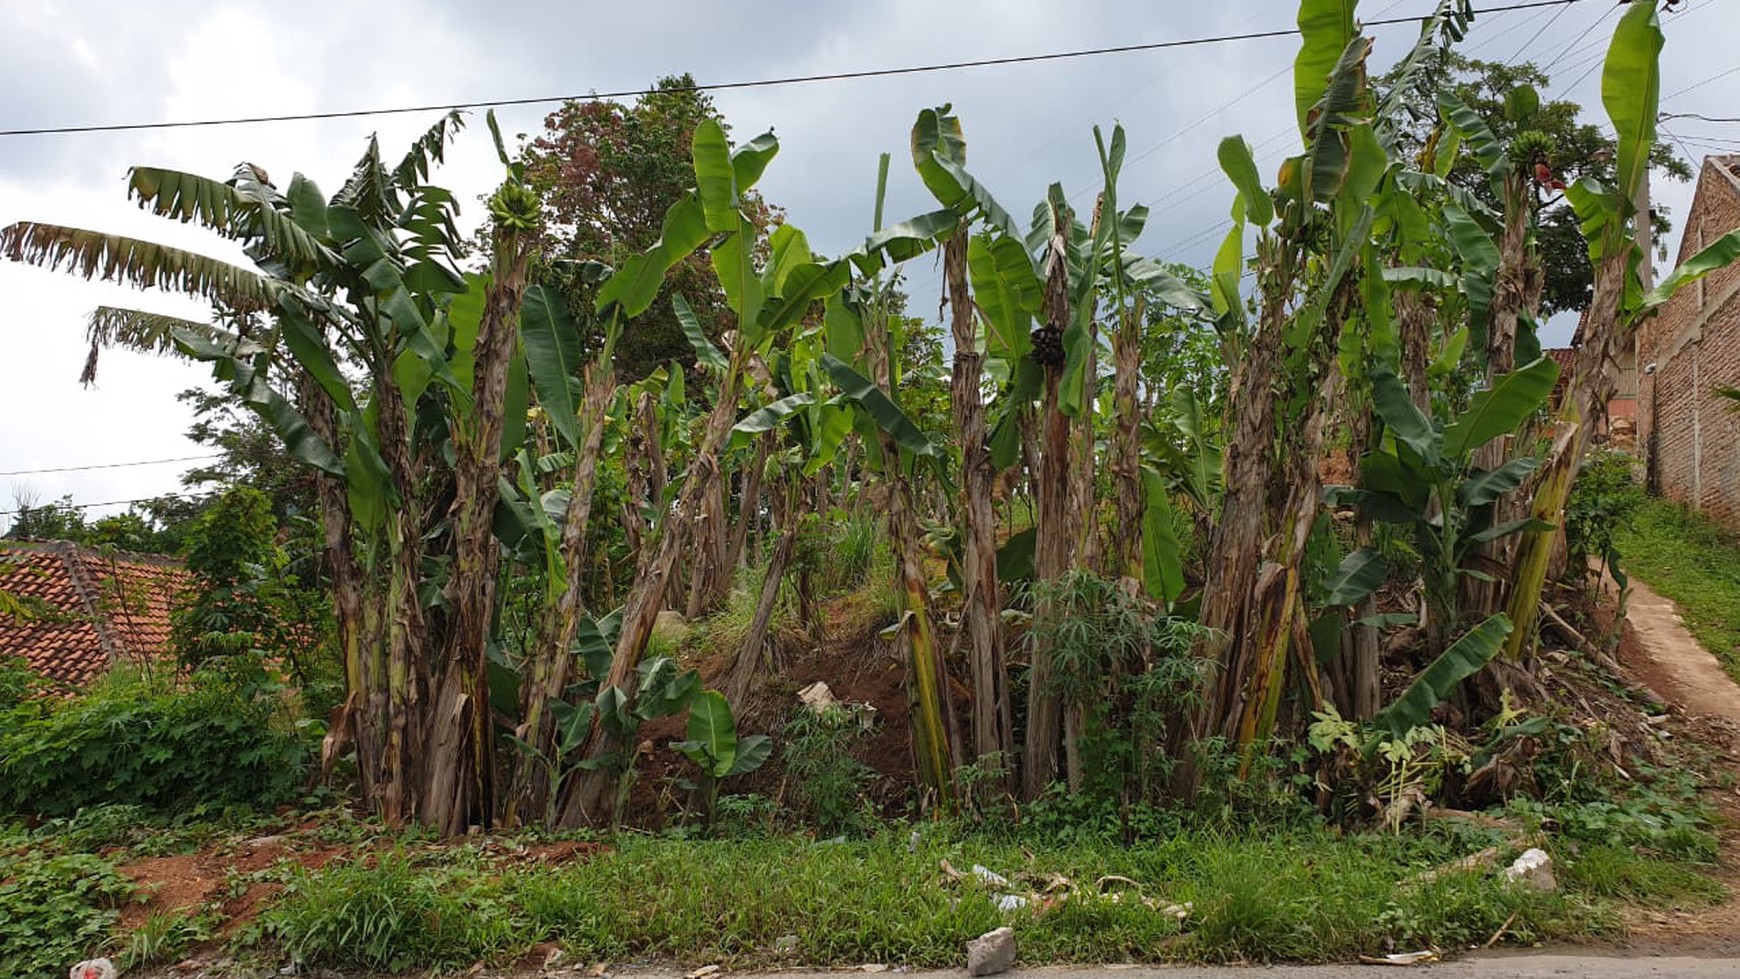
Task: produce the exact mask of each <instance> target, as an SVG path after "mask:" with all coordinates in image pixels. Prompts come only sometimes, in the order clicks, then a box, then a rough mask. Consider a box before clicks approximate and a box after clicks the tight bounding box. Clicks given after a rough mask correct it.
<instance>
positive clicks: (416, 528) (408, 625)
mask: <svg viewBox="0 0 1740 979" xmlns="http://www.w3.org/2000/svg"><path fill="white" fill-rule="evenodd" d="M379 404H380V419H379V432H380V444H381V459H382V461H383V462H385V463H386V467H387V472H388V473H389V474H390V475H391V478H392V480H393V483H394V488H395V489H396V491H397V493H398V497H399V498H398V501H397V504H396V505H395V506H393V507H392V508H391V509H390V510H389V512H388V513H387V515H386V519H385V521H384V523H385V531H384V534H383V538H384V540H385V545H386V546H385V550H386V552H387V562H386V566H385V568H384V570H385V572H386V584H385V588H384V592H385V602H384V607H383V611H382V615H383V619H384V621H383V623H382V627H381V632H380V642H379V644H378V646H377V647H376V652H375V657H376V665H375V667H374V670H373V672H374V675H375V676H376V677H379V678H381V679H382V680H384V683H382V684H380V685H379V686H378V687H377V690H376V692H375V694H374V696H375V699H376V700H377V701H378V702H379V703H380V704H381V707H382V716H383V718H384V719H385V720H384V725H385V731H386V735H385V737H386V740H385V744H384V746H383V749H382V752H381V772H380V776H379V779H380V781H379V789H380V796H379V798H378V800H377V802H376V806H377V808H378V809H379V811H380V814H381V818H382V819H383V820H385V821H386V822H387V824H388V825H390V826H404V825H407V824H409V823H411V822H413V821H417V820H421V819H426V818H428V810H427V809H425V808H424V807H422V806H420V805H419V802H420V801H421V799H422V798H423V794H424V792H425V791H426V785H425V782H424V779H423V769H422V766H421V764H420V762H421V761H422V760H423V759H424V758H427V757H428V755H427V754H426V752H425V750H424V749H425V748H426V747H427V736H428V733H429V732H428V730H427V727H428V725H427V721H428V718H429V710H428V706H427V705H426V704H425V703H424V701H425V699H426V698H427V697H428V696H429V690H430V685H429V680H430V677H429V675H428V671H427V666H428V663H427V661H428V660H429V659H430V658H432V657H430V656H429V655H427V654H428V653H429V652H431V648H430V635H429V621H428V618H427V616H426V615H425V613H424V609H423V602H422V597H421V595H420V593H419V588H418V586H419V584H420V583H421V582H422V574H423V543H422V542H423V532H424V530H425V522H426V521H425V516H426V514H425V507H424V503H423V491H424V487H423V477H424V476H425V475H426V468H427V467H426V466H425V465H424V464H423V460H422V459H420V458H419V457H418V456H417V454H416V453H414V452H413V451H412V449H411V445H410V426H409V419H408V418H407V417H406V413H405V399H404V396H403V394H402V393H401V392H400V390H399V388H398V386H397V384H395V383H393V382H392V381H390V380H382V381H381V382H380V388H379Z"/></svg>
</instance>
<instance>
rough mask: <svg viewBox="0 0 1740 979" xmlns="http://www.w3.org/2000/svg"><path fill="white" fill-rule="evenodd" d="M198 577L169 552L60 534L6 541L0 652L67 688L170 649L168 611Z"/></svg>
mask: <svg viewBox="0 0 1740 979" xmlns="http://www.w3.org/2000/svg"><path fill="white" fill-rule="evenodd" d="M192 580H193V579H192V576H191V575H189V574H188V572H187V571H186V570H184V569H183V568H182V567H181V566H180V565H179V564H178V563H176V562H175V561H172V560H170V559H168V558H157V557H149V556H145V555H139V554H123V555H107V554H103V553H102V552H99V551H95V550H91V549H88V548H81V547H78V546H76V545H73V544H68V543H65V542H61V541H51V542H47V543H17V542H13V541H5V542H0V592H4V593H5V594H6V595H7V596H8V601H7V605H8V606H15V607H16V612H15V613H14V614H0V657H10V656H18V657H23V659H24V660H25V662H27V663H28V664H30V667H31V668H32V669H34V670H36V671H37V672H38V673H41V674H43V675H44V676H46V677H48V678H49V679H50V680H52V681H55V682H56V683H58V684H61V685H64V686H68V687H79V686H84V685H85V684H88V683H90V682H91V681H92V680H95V679H96V678H97V677H99V676H101V675H103V674H104V673H106V672H108V669H109V667H110V666H112V665H114V664H115V663H117V662H122V661H128V662H134V663H147V664H148V663H153V662H156V661H158V660H160V659H162V658H163V657H165V656H166V655H167V648H168V641H169V626H170V622H169V616H170V611H171V610H172V608H173V607H174V605H175V602H176V601H177V599H178V598H179V597H180V596H181V595H183V594H184V593H185V592H186V590H187V589H188V588H189V587H190V586H191V585H192Z"/></svg>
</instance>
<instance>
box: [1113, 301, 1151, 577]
mask: <svg viewBox="0 0 1740 979" xmlns="http://www.w3.org/2000/svg"><path fill="white" fill-rule="evenodd" d="M1121 312H1122V314H1123V315H1122V319H1121V322H1119V324H1118V332H1117V335H1116V336H1115V337H1114V338H1113V340H1112V362H1113V367H1114V376H1113V381H1112V385H1113V387H1112V413H1113V415H1114V416H1115V422H1114V425H1115V434H1114V436H1113V441H1112V464H1111V470H1112V481H1113V484H1114V486H1115V487H1116V489H1117V522H1116V526H1117V532H1116V533H1115V534H1113V536H1112V569H1113V572H1114V573H1116V574H1119V575H1123V576H1125V577H1129V578H1134V579H1136V580H1137V581H1140V580H1142V517H1143V515H1144V513H1143V511H1144V506H1143V502H1144V501H1143V499H1142V413H1141V410H1140V405H1139V403H1138V401H1137V388H1138V386H1139V382H1140V374H1141V369H1142V350H1141V346H1140V339H1141V320H1142V309H1141V305H1140V303H1138V305H1137V307H1136V308H1135V309H1131V310H1123V311H1121Z"/></svg>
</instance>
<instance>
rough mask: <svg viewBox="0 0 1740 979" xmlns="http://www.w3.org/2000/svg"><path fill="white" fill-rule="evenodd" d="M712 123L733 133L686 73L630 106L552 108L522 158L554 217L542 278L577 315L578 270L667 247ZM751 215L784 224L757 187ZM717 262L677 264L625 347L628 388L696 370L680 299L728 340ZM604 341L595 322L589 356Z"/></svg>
mask: <svg viewBox="0 0 1740 979" xmlns="http://www.w3.org/2000/svg"><path fill="white" fill-rule="evenodd" d="M708 119H712V120H715V121H718V122H719V123H720V125H721V126H722V127H723V128H725V130H726V132H727V133H729V132H730V127H728V126H725V125H724V118H723V117H722V116H721V115H720V114H719V111H718V109H717V108H715V107H714V105H713V98H712V96H710V95H708V94H707V93H706V92H703V91H700V90H698V89H696V87H695V79H694V77H693V76H691V75H689V74H687V73H684V74H682V75H668V76H666V77H664V78H661V79H659V80H658V81H657V82H655V83H654V84H653V91H652V92H650V93H649V94H647V95H644V96H641V98H640V99H639V101H637V102H635V103H634V104H632V105H624V104H623V103H621V102H614V101H608V100H584V101H583V100H575V101H570V102H567V103H564V104H563V106H562V107H561V108H560V109H557V110H556V111H555V112H552V113H551V114H550V115H549V116H548V117H547V118H546V119H545V120H544V132H543V133H542V134H541V135H539V136H538V137H537V138H535V139H533V140H532V141H531V142H530V143H529V144H528V145H527V147H526V150H525V162H526V171H525V172H526V181H527V183H528V185H529V186H531V187H532V188H533V189H534V190H536V191H537V193H538V195H539V196H540V198H541V199H542V200H543V204H544V209H545V215H546V224H545V228H544V230H543V231H542V233H541V240H540V242H539V251H540V258H539V261H538V265H537V268H536V269H535V271H534V273H533V277H534V281H535V282H537V283H539V284H543V285H548V286H552V287H555V288H558V289H559V290H560V291H561V292H562V293H563V295H564V298H565V299H567V300H568V305H569V307H570V308H573V309H582V308H585V307H586V306H587V305H588V304H589V301H590V292H591V286H589V285H588V284H586V283H585V282H584V281H583V280H582V279H581V277H580V275H579V265H578V263H580V262H584V261H587V260H596V261H601V262H603V263H605V264H606V265H609V266H612V267H619V266H620V265H621V264H622V262H623V261H624V260H626V259H627V258H628V257H629V256H630V255H634V254H637V253H639V252H642V251H645V250H646V249H647V248H649V247H651V246H652V245H653V243H654V242H656V241H658V240H659V235H660V233H661V232H662V229H663V223H664V218H665V212H666V211H667V210H668V209H669V208H670V206H671V205H672V204H675V203H676V202H677V200H678V199H679V198H680V197H682V196H683V195H684V194H686V193H688V192H689V190H690V189H691V188H692V187H693V186H694V183H695V172H694V166H693V164H692V163H691V162H690V159H689V146H690V144H691V143H692V142H693V141H694V138H695V127H696V126H698V125H700V124H701V122H702V121H704V120H708ZM742 208H743V213H744V214H745V215H746V216H747V217H749V218H750V219H751V221H752V222H753V223H754V224H756V225H757V227H758V228H759V229H761V230H762V231H765V230H767V228H768V227H769V226H770V225H771V224H774V223H776V220H777V216H776V214H775V212H774V211H773V210H772V209H771V208H769V207H768V206H767V205H766V204H765V203H764V202H763V201H762V199H761V197H760V195H759V194H757V193H755V192H753V191H751V192H749V193H746V194H745V195H744V200H743V203H742ZM708 254H709V253H708V250H707V249H706V248H699V249H696V250H695V252H694V253H693V254H691V255H689V256H688V257H687V258H685V259H684V260H683V261H681V262H679V263H677V265H676V266H675V267H673V268H672V269H671V271H670V272H669V273H668V274H667V276H666V277H665V286H664V288H663V289H662V290H660V292H659V294H658V297H657V299H655V300H654V302H653V306H652V308H650V309H649V310H648V311H647V312H646V314H645V315H644V316H642V317H641V318H640V319H639V321H637V322H636V324H635V328H634V329H633V330H628V331H625V332H624V333H623V335H622V337H621V338H620V339H619V340H618V341H617V345H616V351H615V353H616V357H615V366H616V372H617V377H618V379H619V380H620V381H622V382H623V383H633V382H634V381H638V380H640V379H641V378H643V377H646V376H647V375H648V374H650V373H652V372H653V371H654V370H656V369H658V368H659V367H660V366H661V365H663V364H667V363H669V362H671V361H677V362H679V363H681V364H683V365H684V367H692V366H693V365H694V363H695V350H694V347H693V345H692V344H691V343H690V342H689V340H688V338H687V336H686V334H685V333H684V332H683V326H682V323H681V321H680V320H679V319H678V318H677V314H676V311H675V309H674V308H673V307H672V305H671V295H672V294H673V293H680V294H682V296H683V297H684V298H685V299H687V300H688V302H689V305H690V306H691V307H692V308H693V309H694V311H695V316H696V318H697V320H698V321H699V322H700V323H701V326H702V329H703V330H704V331H705V332H706V334H707V336H708V337H709V338H710V339H713V340H717V339H718V338H719V334H720V332H721V331H722V330H723V329H725V326H726V324H727V323H728V322H729V319H730V313H729V308H728V306H727V304H726V301H725V296H724V294H723V292H721V290H720V288H719V285H718V282H717V281H716V280H715V279H714V277H713V274H712V271H711V269H710V266H709V259H708ZM582 325H583V326H584V324H582ZM603 343H604V335H603V331H602V329H599V328H597V327H596V326H594V327H593V328H591V329H590V330H588V332H587V334H586V335H584V336H583V337H582V348H583V349H584V351H585V352H586V353H587V354H591V353H593V352H595V351H596V350H597V349H598V348H599V347H601V346H602V345H603ZM697 390H698V389H697Z"/></svg>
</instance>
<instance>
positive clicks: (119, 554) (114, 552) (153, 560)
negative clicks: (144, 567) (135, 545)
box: [0, 540, 187, 570]
mask: <svg viewBox="0 0 1740 979" xmlns="http://www.w3.org/2000/svg"><path fill="white" fill-rule="evenodd" d="M5 550H18V551H37V552H42V553H49V554H62V553H65V552H66V551H67V550H71V551H72V552H73V553H76V554H77V555H78V556H79V557H82V558H95V559H97V560H102V561H119V562H121V563H124V564H149V565H152V566H154V567H159V568H175V569H180V570H184V569H186V567H187V564H186V562H184V561H183V560H182V559H181V558H178V557H174V556H172V555H169V554H145V553H142V552H139V551H124V550H121V549H120V548H104V547H86V546H84V545H82V544H78V543H76V542H74V541H69V540H0V551H5Z"/></svg>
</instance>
